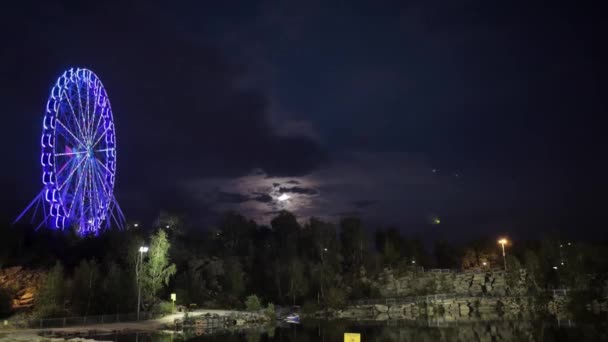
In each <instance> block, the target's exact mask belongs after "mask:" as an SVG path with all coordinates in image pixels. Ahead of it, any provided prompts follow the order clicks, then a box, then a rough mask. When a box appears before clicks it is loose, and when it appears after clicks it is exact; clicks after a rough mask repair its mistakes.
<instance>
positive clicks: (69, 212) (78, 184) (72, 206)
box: [68, 159, 86, 217]
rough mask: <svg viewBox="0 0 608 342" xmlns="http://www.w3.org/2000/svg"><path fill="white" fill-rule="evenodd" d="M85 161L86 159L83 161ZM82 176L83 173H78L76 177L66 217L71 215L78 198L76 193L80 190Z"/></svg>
mask: <svg viewBox="0 0 608 342" xmlns="http://www.w3.org/2000/svg"><path fill="white" fill-rule="evenodd" d="M83 160H86V159H83ZM83 175H84V172H80V175H79V176H78V183H76V188H75V189H74V193H73V195H72V203H71V204H70V210H69V211H68V217H69V216H70V215H71V214H72V209H74V204H75V203H76V202H78V201H77V198H78V192H79V190H80V184H82V176H83Z"/></svg>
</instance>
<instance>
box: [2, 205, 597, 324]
mask: <svg viewBox="0 0 608 342" xmlns="http://www.w3.org/2000/svg"><path fill="white" fill-rule="evenodd" d="M0 234H1V235H0V244H4V245H3V246H0V247H2V253H3V254H1V255H0V264H4V265H22V266H32V267H49V268H51V267H52V271H51V273H50V277H49V281H47V282H46V287H45V291H47V290H48V292H49V293H50V294H49V295H47V294H46V293H45V292H43V293H42V294H41V296H40V299H39V303H38V304H39V305H38V306H37V307H38V308H39V310H46V311H45V312H44V314H45V315H58V314H59V313H65V312H66V310H67V311H69V313H71V314H94V313H113V312H132V311H134V310H135V307H136V300H137V295H136V292H137V291H136V290H137V286H136V284H137V283H136V273H135V270H136V269H137V267H136V266H137V260H138V258H139V257H140V256H143V273H142V279H143V283H142V284H143V287H144V291H143V303H144V304H143V306H144V309H146V310H150V309H152V308H155V307H158V303H162V301H166V300H168V299H169V294H170V293H173V292H174V293H176V294H177V303H178V304H182V305H191V304H196V305H198V306H204V307H235V308H241V307H243V306H244V304H243V303H244V300H245V298H246V297H247V296H249V295H251V294H255V295H257V296H258V297H260V298H261V299H262V301H263V302H264V303H269V302H272V303H275V304H283V305H288V304H294V303H295V304H306V305H307V306H309V307H314V308H321V307H336V306H340V305H342V304H343V303H344V302H345V301H346V300H348V299H358V298H366V297H377V296H379V295H380V294H379V292H378V289H377V288H375V287H374V286H372V285H370V284H371V283H370V282H369V281H365V280H366V279H375V278H376V277H377V276H378V274H379V273H380V272H383V271H384V270H386V269H391V270H393V272H405V271H420V270H421V268H426V269H429V268H452V269H471V268H476V269H493V268H502V267H503V259H502V253H501V250H500V246H499V245H498V244H497V241H496V238H495V237H492V238H487V239H479V240H477V241H472V242H470V243H467V244H463V245H455V244H451V243H449V242H447V241H438V242H436V243H435V244H434V245H432V246H430V248H429V246H427V245H425V244H424V243H423V241H422V240H421V239H419V238H416V237H412V236H406V235H404V234H402V233H401V232H400V231H399V230H398V229H396V228H388V229H376V230H371V229H369V228H367V227H364V226H363V224H362V222H361V221H360V220H359V219H357V218H344V219H342V220H340V221H339V222H338V223H337V224H334V223H330V222H326V221H322V220H318V219H314V218H313V219H310V220H309V221H307V222H305V223H304V224H300V223H299V222H298V221H297V220H296V218H295V217H294V216H293V215H292V214H291V213H289V212H281V213H279V214H278V215H277V216H276V217H275V218H274V219H273V220H272V221H271V223H270V225H269V226H264V225H258V224H256V223H255V222H254V221H252V220H248V219H247V218H245V217H243V216H241V215H239V214H237V213H227V214H226V215H224V216H223V217H222V219H221V220H220V221H219V222H218V224H217V226H215V227H213V228H207V229H201V227H195V226H190V225H188V224H187V223H186V222H184V221H183V220H182V219H180V218H179V217H176V216H172V215H168V214H166V213H163V214H161V215H160V216H159V218H158V220H157V221H156V222H155V224H154V227H141V226H140V227H137V228H136V227H133V226H132V227H130V228H129V229H127V230H125V231H116V230H114V231H108V232H105V233H102V234H100V236H98V237H95V238H80V237H78V236H77V235H75V234H67V235H66V234H65V233H57V232H50V231H48V230H41V231H39V232H36V233H34V232H31V231H30V230H28V229H20V228H5V229H3V230H2V231H1V232H0ZM144 245H145V246H150V250H149V252H148V253H145V254H143V255H140V254H139V252H138V250H139V247H140V246H144ZM605 251H606V248H605V245H604V244H600V243H596V244H590V243H583V242H577V241H565V240H564V241H560V240H559V239H557V238H553V239H545V240H542V241H531V242H524V241H515V242H514V243H513V244H510V245H508V246H507V266H508V269H509V271H510V272H512V273H513V276H515V275H516V274H515V273H517V274H519V270H520V269H526V273H527V281H526V284H528V286H529V287H530V288H529V290H530V291H538V290H544V289H549V288H558V287H569V288H575V287H579V288H580V287H585V288H589V289H592V288H593V289H598V291H599V290H600V289H601V288H602V284H603V283H604V279H603V278H602V277H601V276H598V275H602V274H606V273H607V272H606V271H608V253H607V252H605ZM53 279H55V280H56V283H57V285H56V286H57V288H58V289H54V288H49V287H50V284H54V283H55V282H53V281H52V280H53ZM58 293H59V294H60V296H59V297H57V296H56V294H58ZM48 298H50V299H48ZM49 303H50V304H49ZM46 307H50V308H46ZM130 308H132V309H131V310H130ZM57 310H59V311H60V312H56V311H57Z"/></svg>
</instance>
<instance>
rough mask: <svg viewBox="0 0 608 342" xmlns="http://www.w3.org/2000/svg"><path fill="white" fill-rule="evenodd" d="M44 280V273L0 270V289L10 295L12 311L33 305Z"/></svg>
mask: <svg viewBox="0 0 608 342" xmlns="http://www.w3.org/2000/svg"><path fill="white" fill-rule="evenodd" d="M45 278H46V273H45V272H44V271H40V270H27V269H23V268H21V267H19V266H15V267H8V268H4V269H1V270H0V288H1V289H4V290H5V291H6V292H8V293H9V294H10V295H11V297H12V303H11V307H12V308H13V309H19V308H27V307H30V306H32V305H33V304H34V299H35V297H36V294H37V293H38V290H39V289H40V287H41V285H42V283H43V282H44V279H45Z"/></svg>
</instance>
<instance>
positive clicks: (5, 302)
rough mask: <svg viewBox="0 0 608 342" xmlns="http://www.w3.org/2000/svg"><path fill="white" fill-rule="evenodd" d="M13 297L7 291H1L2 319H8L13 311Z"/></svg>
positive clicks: (0, 313)
mask: <svg viewBox="0 0 608 342" xmlns="http://www.w3.org/2000/svg"><path fill="white" fill-rule="evenodd" d="M11 301H12V296H11V294H10V292H9V291H7V290H6V289H0V317H6V316H8V315H10V314H11V312H12V311H13V310H12V308H11Z"/></svg>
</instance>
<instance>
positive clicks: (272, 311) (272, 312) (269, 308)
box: [264, 303, 277, 319]
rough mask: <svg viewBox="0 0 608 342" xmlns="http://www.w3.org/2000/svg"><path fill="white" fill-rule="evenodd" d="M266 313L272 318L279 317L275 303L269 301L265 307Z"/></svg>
mask: <svg viewBox="0 0 608 342" xmlns="http://www.w3.org/2000/svg"><path fill="white" fill-rule="evenodd" d="M264 314H265V315H266V316H267V317H268V318H270V319H275V318H276V317H277V315H276V312H275V309H274V304H273V303H268V305H266V309H264Z"/></svg>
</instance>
